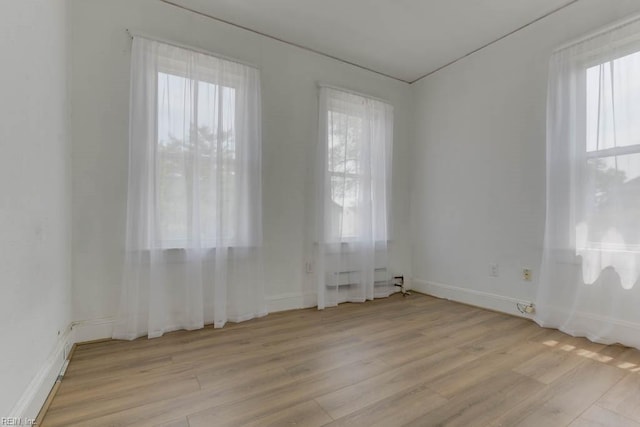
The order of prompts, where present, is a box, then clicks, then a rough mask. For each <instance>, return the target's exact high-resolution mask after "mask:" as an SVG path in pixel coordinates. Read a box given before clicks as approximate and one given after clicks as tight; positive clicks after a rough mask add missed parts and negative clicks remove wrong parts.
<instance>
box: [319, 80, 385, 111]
mask: <svg viewBox="0 0 640 427" xmlns="http://www.w3.org/2000/svg"><path fill="white" fill-rule="evenodd" d="M318 87H324V88H327V89H333V90H339V91H341V92H346V93H350V94H351V95H357V96H361V97H363V98H368V99H372V100H374V101H379V102H384V103H385V104H389V105H391V103H390V102H389V101H387V100H385V99H382V98H377V97H375V96H371V95H367V94H366V93H362V92H357V91H355V90H351V89H345V88H343V87H340V86H334V85H331V84H328V83H324V82H318Z"/></svg>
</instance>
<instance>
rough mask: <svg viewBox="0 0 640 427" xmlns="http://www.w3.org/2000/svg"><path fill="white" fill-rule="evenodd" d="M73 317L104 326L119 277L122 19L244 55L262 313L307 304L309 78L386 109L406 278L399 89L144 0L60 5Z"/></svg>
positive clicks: (125, 84) (93, 334)
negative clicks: (253, 89)
mask: <svg viewBox="0 0 640 427" xmlns="http://www.w3.org/2000/svg"><path fill="white" fill-rule="evenodd" d="M71 24H72V33H73V41H72V53H73V55H72V56H73V65H72V74H73V88H72V104H73V117H72V130H73V194H74V197H73V218H74V224H73V236H74V237H73V284H74V292H73V308H74V310H73V311H74V314H73V317H74V319H75V320H78V321H80V323H79V324H78V325H77V333H78V336H77V337H78V339H79V340H82V339H91V338H98V337H100V336H105V335H108V334H110V330H109V327H110V325H109V320H110V318H111V317H112V316H113V315H114V314H115V311H116V309H117V300H118V296H119V287H120V280H121V271H122V261H123V249H124V229H125V209H126V188H127V182H126V180H127V147H128V136H127V132H128V102H129V98H128V94H129V62H130V46H131V40H130V39H129V36H128V35H127V33H126V32H125V29H126V28H129V29H132V30H136V31H138V32H143V33H145V34H148V35H151V36H155V37H159V38H163V39H168V40H174V41H177V42H179V43H182V44H186V45H191V46H195V47H199V48H202V49H205V50H208V51H212V52H216V53H219V54H222V55H225V56H228V57H232V58H236V59H238V60H241V61H244V62H248V63H252V64H255V65H256V66H258V67H259V68H260V70H261V77H262V98H263V110H262V111H263V151H264V157H263V171H264V172H263V173H264V189H263V190H264V191H263V193H264V243H265V246H266V250H267V254H266V260H265V261H266V281H267V284H266V285H267V295H268V297H269V298H270V307H271V309H272V310H274V311H275V310H282V309H290V308H296V307H300V306H303V305H314V304H315V295H313V288H312V287H311V284H310V280H309V276H308V275H306V274H305V270H304V265H305V261H306V260H307V258H308V254H307V253H308V247H309V242H308V233H307V231H306V230H307V229H308V227H309V224H308V223H307V221H308V220H307V218H308V217H309V214H310V212H309V211H308V209H309V208H310V206H311V200H312V194H311V192H310V191H309V187H310V171H311V169H312V165H313V163H312V162H311V160H312V159H311V157H310V155H311V154H312V153H313V145H314V143H315V141H316V138H317V132H316V122H317V88H316V83H317V82H318V81H322V82H326V83H331V84H333V85H337V86H343V87H346V88H350V89H353V90H357V91H360V92H364V93H369V94H371V95H373V96H376V97H379V98H383V99H386V100H388V101H389V102H390V103H391V104H393V105H394V107H395V117H396V122H395V129H396V131H395V135H394V139H395V141H394V142H395V147H394V201H395V206H394V212H393V213H394V219H395V221H394V224H393V232H394V242H393V243H392V248H393V255H392V256H393V265H394V269H395V270H396V271H399V272H402V273H404V274H406V275H408V276H410V274H411V272H410V271H409V267H410V255H409V251H410V243H409V240H410V239H409V231H408V223H409V207H408V206H409V198H408V188H409V169H408V168H407V167H406V165H407V164H408V163H409V143H410V134H409V129H410V124H411V121H410V114H411V109H410V100H411V98H410V92H409V86H408V85H406V84H404V83H400V82H397V81H394V80H391V79H388V78H385V77H381V76H379V75H376V74H373V73H370V72H367V71H364V70H361V69H358V68H355V67H352V66H349V65H346V64H343V63H340V62H337V61H334V60H331V59H328V58H325V57H322V56H319V55H316V54H313V53H310V52H307V51H304V50H301V49H298V48H295V47H292V46H288V45H286V44H283V43H280V42H277V41H274V40H271V39H268V38H265V37H262V36H258V35H256V34H253V33H250V32H247V31H244V30H240V29H237V28H233V27H231V26H228V25H226V24H222V23H219V22H216V21H213V20H211V19H208V18H205V17H202V16H198V15H195V14H192V13H189V12H186V11H184V10H180V9H177V8H175V7H172V6H169V5H167V4H164V3H161V2H159V1H154V0H138V1H135V2H132V1H128V0H114V1H108V2H106V1H100V0H82V1H80V0H76V1H72V3H71Z"/></svg>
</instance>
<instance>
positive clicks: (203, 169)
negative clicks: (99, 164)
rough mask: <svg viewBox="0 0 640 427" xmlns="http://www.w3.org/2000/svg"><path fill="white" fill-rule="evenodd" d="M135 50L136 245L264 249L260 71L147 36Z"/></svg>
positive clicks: (132, 232) (132, 228) (132, 162)
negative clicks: (253, 247) (262, 247)
mask: <svg viewBox="0 0 640 427" xmlns="http://www.w3.org/2000/svg"><path fill="white" fill-rule="evenodd" d="M133 50H134V51H133V54H132V61H133V63H132V70H133V72H132V82H131V84H132V95H131V102H132V104H131V105H132V109H131V119H130V120H131V122H130V123H131V133H130V156H129V192H128V194H129V196H128V202H127V203H128V206H129V208H128V218H127V227H128V228H129V229H128V232H127V233H128V235H129V237H128V238H130V239H133V240H132V241H130V242H129V246H130V247H132V248H135V249H136V250H137V249H185V248H204V249H207V248H219V247H252V246H256V245H258V244H259V242H260V241H261V238H262V231H261V230H262V228H261V222H262V218H261V212H262V209H261V205H262V190H261V187H262V176H261V161H262V150H261V135H260V133H261V128H260V78H259V72H258V70H257V69H255V68H253V67H249V66H246V65H243V64H239V63H237V62H232V61H227V60H224V59H221V58H217V57H215V56H212V55H208V54H205V53H201V52H197V51H194V50H191V49H184V48H181V47H177V46H173V45H170V44H166V43H161V42H157V41H153V40H147V39H144V38H136V39H135V40H134V44H133Z"/></svg>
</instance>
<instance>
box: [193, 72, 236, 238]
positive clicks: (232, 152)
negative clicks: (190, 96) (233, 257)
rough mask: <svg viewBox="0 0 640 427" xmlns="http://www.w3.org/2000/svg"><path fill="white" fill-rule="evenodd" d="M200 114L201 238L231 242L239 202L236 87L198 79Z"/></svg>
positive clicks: (198, 130) (199, 178) (198, 129)
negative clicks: (232, 222)
mask: <svg viewBox="0 0 640 427" xmlns="http://www.w3.org/2000/svg"><path fill="white" fill-rule="evenodd" d="M197 117H198V126H197V140H198V148H199V149H198V157H197V158H198V182H199V191H198V194H199V202H200V205H199V207H200V237H201V239H202V241H203V242H211V244H213V243H215V242H216V241H217V240H218V239H222V241H230V240H231V239H232V238H233V231H234V227H229V225H230V221H231V220H232V219H233V218H235V214H236V211H235V209H236V205H237V203H236V181H235V178H236V163H235V160H236V143H235V142H236V139H235V123H234V121H235V90H234V89H233V88H229V87H225V86H218V85H214V84H211V83H207V82H199V83H198V114H197ZM223 224H226V225H227V226H226V227H225V226H223Z"/></svg>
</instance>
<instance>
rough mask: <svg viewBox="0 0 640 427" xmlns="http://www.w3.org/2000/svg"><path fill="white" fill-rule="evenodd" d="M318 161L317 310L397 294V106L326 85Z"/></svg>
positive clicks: (322, 103) (322, 105)
mask: <svg viewBox="0 0 640 427" xmlns="http://www.w3.org/2000/svg"><path fill="white" fill-rule="evenodd" d="M319 111H320V117H319V141H318V150H317V156H316V162H317V164H316V214H317V215H318V216H317V220H316V241H317V242H318V244H317V247H316V248H315V254H316V260H315V264H316V281H317V289H318V308H319V309H323V308H325V307H329V306H334V305H336V304H339V303H341V302H346V301H349V302H364V301H366V300H370V299H373V298H375V297H384V296H388V295H389V294H391V293H392V292H393V286H392V285H391V283H390V280H389V279H390V277H389V272H388V255H387V240H388V212H389V202H390V183H391V154H392V143H393V107H391V106H390V105H388V104H386V103H384V102H381V101H378V100H375V99H371V98H367V97H363V96H359V95H356V94H352V93H347V92H343V91H340V90H336V89H332V88H328V87H321V88H320V110H319Z"/></svg>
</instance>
